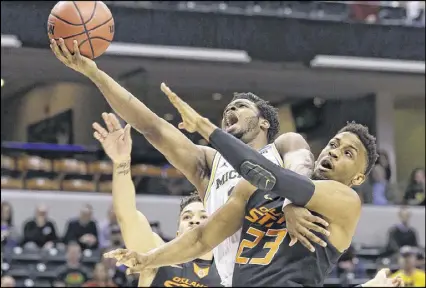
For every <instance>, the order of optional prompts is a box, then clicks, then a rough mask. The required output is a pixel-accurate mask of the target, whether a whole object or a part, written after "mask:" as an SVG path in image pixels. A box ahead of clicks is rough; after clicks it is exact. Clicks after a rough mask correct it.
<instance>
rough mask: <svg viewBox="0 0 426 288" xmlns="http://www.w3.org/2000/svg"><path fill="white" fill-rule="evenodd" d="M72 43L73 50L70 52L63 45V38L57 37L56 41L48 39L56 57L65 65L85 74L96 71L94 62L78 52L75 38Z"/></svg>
mask: <svg viewBox="0 0 426 288" xmlns="http://www.w3.org/2000/svg"><path fill="white" fill-rule="evenodd" d="M73 44H74V47H73V50H74V51H73V53H71V52H70V51H69V50H68V48H67V46H66V45H65V42H64V39H62V38H59V40H57V41H55V40H54V39H52V40H50V48H51V49H52V51H53V53H54V54H55V56H56V58H58V59H59V60H60V61H61V62H62V63H64V64H65V65H66V66H68V67H69V68H71V69H73V70H75V71H77V72H80V73H82V74H84V75H86V76H89V75H90V74H92V73H94V72H96V70H97V69H98V68H97V66H96V63H95V62H94V61H93V60H90V59H89V58H87V57H84V56H82V55H81V54H80V50H79V49H78V43H77V40H74V41H73Z"/></svg>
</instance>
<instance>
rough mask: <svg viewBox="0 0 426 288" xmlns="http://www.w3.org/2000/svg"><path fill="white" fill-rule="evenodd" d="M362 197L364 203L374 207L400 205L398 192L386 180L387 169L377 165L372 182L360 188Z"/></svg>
mask: <svg viewBox="0 0 426 288" xmlns="http://www.w3.org/2000/svg"><path fill="white" fill-rule="evenodd" d="M359 190H360V197H361V198H362V200H363V202H364V203H372V204H374V205H389V204H392V203H398V202H400V200H398V198H400V197H398V196H397V195H398V190H397V189H396V188H395V187H394V185H392V184H391V183H390V182H389V181H387V180H386V171H385V169H384V168H383V167H382V166H381V165H379V164H376V165H375V166H374V168H373V171H372V173H371V176H370V181H366V182H365V184H363V185H361V187H360V189H359Z"/></svg>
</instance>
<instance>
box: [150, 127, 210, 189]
mask: <svg viewBox="0 0 426 288" xmlns="http://www.w3.org/2000/svg"><path fill="white" fill-rule="evenodd" d="M159 121H160V123H159V127H160V128H158V129H156V130H155V131H150V132H146V133H145V134H144V136H145V137H146V138H147V140H148V141H149V142H150V143H151V144H152V145H153V146H154V147H155V148H156V149H157V150H158V151H160V152H161V153H162V154H163V155H164V156H165V157H166V159H167V160H168V161H169V162H170V164H172V165H173V166H174V167H175V168H176V169H178V170H179V171H181V172H182V173H183V175H184V176H185V177H186V178H187V179H188V180H189V181H190V182H191V183H192V184H193V185H194V186H196V188H197V189H198V190H204V186H205V180H206V179H207V178H208V176H209V163H208V162H207V158H206V151H207V152H208V151H209V150H213V149H211V148H208V147H204V146H198V145H195V144H194V143H193V142H192V141H191V140H189V139H188V138H187V137H186V136H185V135H184V134H183V133H182V132H181V131H179V130H178V129H177V128H176V127H174V126H173V125H171V124H170V123H168V122H166V121H165V120H163V119H160V120H159ZM213 151H214V150H213Z"/></svg>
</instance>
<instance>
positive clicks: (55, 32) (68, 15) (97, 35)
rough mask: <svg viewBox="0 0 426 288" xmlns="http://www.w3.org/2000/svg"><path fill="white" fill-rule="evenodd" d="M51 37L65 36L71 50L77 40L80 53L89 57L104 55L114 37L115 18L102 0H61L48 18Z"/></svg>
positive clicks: (71, 50) (48, 29)
mask: <svg viewBox="0 0 426 288" xmlns="http://www.w3.org/2000/svg"><path fill="white" fill-rule="evenodd" d="M47 34H48V35H49V38H50V39H55V40H58V39H59V38H63V39H64V40H65V44H66V46H67V48H68V49H69V50H70V52H71V53H72V52H73V51H74V49H73V41H74V40H77V42H78V47H79V49H80V53H81V54H82V55H84V56H86V57H88V58H91V59H93V58H96V57H99V56H101V55H102V54H103V53H104V52H105V50H106V49H107V48H108V46H109V44H110V43H111V41H112V39H113V37H114V19H113V18H112V14H111V11H109V9H108V7H107V6H106V5H105V4H104V3H103V2H102V1H60V2H58V3H57V4H56V5H55V7H53V9H52V11H51V12H50V15H49V19H48V20H47Z"/></svg>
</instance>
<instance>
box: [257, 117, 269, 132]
mask: <svg viewBox="0 0 426 288" xmlns="http://www.w3.org/2000/svg"><path fill="white" fill-rule="evenodd" d="M260 127H261V128H262V129H264V130H267V129H269V128H270V127H271V124H269V121H268V120H266V119H263V118H260Z"/></svg>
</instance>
